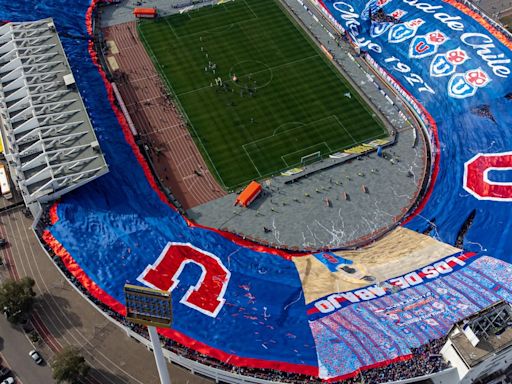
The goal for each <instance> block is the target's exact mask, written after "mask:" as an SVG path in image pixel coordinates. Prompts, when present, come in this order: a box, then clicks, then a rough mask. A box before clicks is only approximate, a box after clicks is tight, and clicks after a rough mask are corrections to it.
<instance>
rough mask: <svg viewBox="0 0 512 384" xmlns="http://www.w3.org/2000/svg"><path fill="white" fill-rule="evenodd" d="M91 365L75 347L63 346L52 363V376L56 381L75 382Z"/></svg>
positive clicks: (78, 380)
mask: <svg viewBox="0 0 512 384" xmlns="http://www.w3.org/2000/svg"><path fill="white" fill-rule="evenodd" d="M90 369H91V367H90V366H89V365H88V364H87V362H86V361H85V358H84V357H83V356H82V354H81V353H80V350H79V349H78V348H76V347H72V346H69V347H65V348H64V349H62V350H61V351H60V352H59V353H57V355H55V358H54V360H53V363H52V370H53V378H54V379H55V380H56V381H57V383H59V384H60V383H69V384H75V383H79V382H80V381H81V380H83V379H84V378H85V377H86V376H87V374H88V373H89V370H90Z"/></svg>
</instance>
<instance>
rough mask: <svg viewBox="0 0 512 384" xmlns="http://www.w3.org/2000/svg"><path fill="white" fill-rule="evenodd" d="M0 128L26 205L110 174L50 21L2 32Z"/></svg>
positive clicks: (12, 25) (7, 27)
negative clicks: (0, 127)
mask: <svg viewBox="0 0 512 384" xmlns="http://www.w3.org/2000/svg"><path fill="white" fill-rule="evenodd" d="M0 123H1V125H2V129H1V134H2V139H3V142H4V152H5V157H6V159H7V161H8V164H9V168H10V170H11V173H12V178H13V181H14V182H15V183H16V185H17V188H19V190H20V191H21V193H22V195H23V198H24V200H25V203H26V204H27V205H28V204H30V203H33V202H35V201H40V202H44V201H48V200H52V199H55V198H57V197H59V196H61V195H62V194H64V193H66V192H68V191H70V190H72V189H74V188H77V187H78V186H81V185H83V184H85V183H87V182H88V181H91V180H93V179H95V178H97V177H99V176H101V175H103V174H105V173H106V172H108V167H107V164H106V162H105V158H104V157H103V154H102V152H101V150H100V147H99V143H98V140H97V138H96V135H95V133H94V130H93V128H92V125H91V122H90V120H89V117H88V115H87V112H86V110H85V106H84V104H83V102H82V98H81V96H80V93H79V91H78V89H77V87H76V85H75V80H74V77H73V74H72V73H71V68H70V66H69V63H68V61H67V58H66V55H65V53H64V50H63V48H62V45H61V42H60V39H59V36H58V34H57V32H56V30H55V25H54V24H53V21H52V19H44V20H39V21H34V22H22V23H8V24H5V25H4V26H2V27H0Z"/></svg>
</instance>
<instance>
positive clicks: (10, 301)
mask: <svg viewBox="0 0 512 384" xmlns="http://www.w3.org/2000/svg"><path fill="white" fill-rule="evenodd" d="M34 285H35V281H34V279H32V278H31V277H28V276H27V277H23V278H21V279H20V280H12V279H8V280H6V281H5V282H4V283H3V284H2V285H0V308H1V309H2V311H3V312H4V313H5V314H6V316H7V319H8V320H9V321H10V322H11V323H14V324H18V323H20V322H21V321H22V320H23V319H24V318H25V316H26V315H27V314H29V313H30V312H31V311H32V306H33V305H34V296H35V295H36V293H35V292H34V290H33V287H34Z"/></svg>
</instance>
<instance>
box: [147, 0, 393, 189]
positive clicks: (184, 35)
mask: <svg viewBox="0 0 512 384" xmlns="http://www.w3.org/2000/svg"><path fill="white" fill-rule="evenodd" d="M139 32H140V36H141V38H142V41H143V42H144V43H145V45H146V48H147V49H148V51H149V54H150V56H151V57H152V58H153V61H154V63H155V66H156V68H157V70H158V71H160V74H161V76H162V77H163V79H164V80H165V82H166V83H167V86H168V87H169V88H170V89H171V91H172V93H174V95H175V100H177V102H178V104H179V105H180V106H181V108H182V109H183V110H184V112H185V114H186V116H187V117H188V119H189V120H190V123H191V124H190V126H189V129H190V131H191V134H192V137H193V138H194V140H195V141H196V142H197V144H198V148H199V149H200V151H201V152H202V154H203V157H204V158H205V160H206V162H207V164H208V165H209V167H210V170H211V172H212V174H213V175H214V176H216V177H217V179H218V180H219V181H220V182H221V184H222V185H223V186H224V187H225V188H226V189H235V188H236V187H238V186H240V185H243V184H245V183H247V182H248V181H249V180H251V179H261V178H264V177H267V176H271V175H274V174H276V173H278V172H280V171H282V170H284V169H287V168H291V167H293V166H297V165H300V159H301V157H303V156H307V155H309V154H311V153H314V152H317V151H318V152H320V153H321V155H322V156H327V155H328V154H329V153H332V152H335V151H338V150H340V149H343V148H346V147H351V146H354V145H356V144H359V143H361V142H364V141H368V140H370V139H374V138H379V137H384V136H385V135H386V133H385V130H384V128H383V126H382V125H381V123H380V122H379V121H377V120H376V118H374V117H372V113H371V111H369V110H368V109H367V106H366V105H365V103H364V102H363V101H362V100H361V99H360V98H359V97H358V95H357V93H356V92H355V91H354V90H353V89H352V88H351V86H350V85H349V83H348V81H347V80H346V79H344V78H343V76H342V75H341V74H340V73H339V71H338V70H337V69H336V68H334V66H333V65H332V63H331V62H330V61H329V60H328V59H327V58H326V56H325V54H324V53H323V52H322V51H321V50H320V49H318V48H317V47H316V46H315V44H314V43H313V42H312V41H311V39H310V38H309V37H307V36H306V35H305V33H304V32H303V31H302V29H301V28H300V27H298V26H297V25H296V24H295V22H294V21H292V20H291V19H290V18H289V17H288V16H287V15H286V14H285V13H284V12H283V10H282V9H281V8H280V7H279V5H278V4H277V2H275V1H274V0H242V1H233V2H229V3H226V4H221V5H216V6H214V7H203V8H201V9H197V10H193V11H190V12H186V13H184V14H181V15H172V16H169V17H166V18H160V19H156V20H151V21H150V20H144V21H142V22H141V23H140V26H139ZM235 76H236V80H235ZM219 78H220V79H221V83H220V84H219V82H218V79H219Z"/></svg>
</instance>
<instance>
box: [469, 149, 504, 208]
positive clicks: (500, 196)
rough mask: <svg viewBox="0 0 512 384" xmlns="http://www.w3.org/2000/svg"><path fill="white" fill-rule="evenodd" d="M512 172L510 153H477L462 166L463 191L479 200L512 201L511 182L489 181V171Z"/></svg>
mask: <svg viewBox="0 0 512 384" xmlns="http://www.w3.org/2000/svg"><path fill="white" fill-rule="evenodd" d="M508 170H512V152H503V153H487V154H484V153H479V154H478V155H476V156H474V157H473V158H472V159H471V160H469V161H467V162H466V163H465V164H464V189H465V190H466V191H468V192H469V193H471V194H472V195H473V196H474V197H476V198H477V199H479V200H494V201H512V182H497V181H491V180H489V176H488V174H489V171H508Z"/></svg>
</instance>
